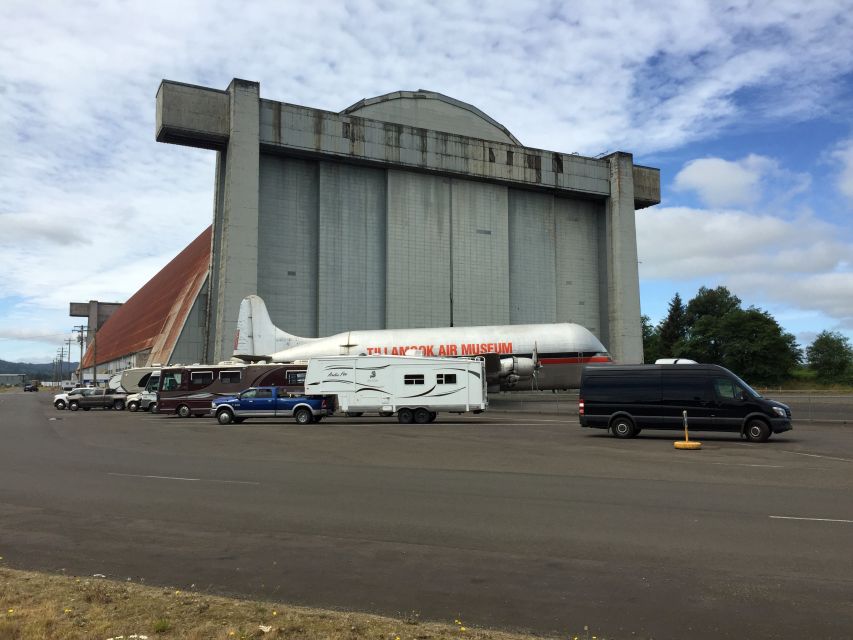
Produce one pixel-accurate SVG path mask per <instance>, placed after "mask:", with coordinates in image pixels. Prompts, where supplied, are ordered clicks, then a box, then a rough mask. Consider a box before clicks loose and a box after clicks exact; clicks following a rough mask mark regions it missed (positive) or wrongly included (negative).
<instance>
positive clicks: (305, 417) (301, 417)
mask: <svg viewBox="0 0 853 640" xmlns="http://www.w3.org/2000/svg"><path fill="white" fill-rule="evenodd" d="M293 417H294V418H295V419H296V424H311V423H312V422H314V414H313V413H311V411H310V410H309V409H306V408H305V407H303V408H301V409H297V410H296V413H294V414H293Z"/></svg>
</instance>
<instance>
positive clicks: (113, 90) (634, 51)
mask: <svg viewBox="0 0 853 640" xmlns="http://www.w3.org/2000/svg"><path fill="white" fill-rule="evenodd" d="M851 16H853V0H839V1H829V0H824V1H821V0H816V1H815V2H811V3H802V2H801V1H800V0H796V1H788V0H768V1H767V2H750V1H743V2H723V1H711V0H709V1H702V0H691V1H687V0H684V1H682V2H654V3H650V2H629V1H624V2H619V3H616V4H613V3H602V2H597V1H591V2H563V1H554V2H523V1H521V0H509V1H503V0H491V1H477V2H463V1H460V0H451V1H448V2H443V1H442V2H430V1H427V0H412V1H406V0H396V1H393V2H392V1H378V0H372V1H371V0H365V1H360V0H358V1H357V0H349V1H341V2H339V1H332V0H320V1H318V2H312V3H306V2H291V1H284V0H277V1H275V2H263V1H259V2H254V3H242V2H241V3H236V2H235V3H231V2H218V1H205V2H201V1H198V2H193V1H187V2H184V1H182V0H177V1H175V0H171V1H170V2H162V1H157V0H154V1H151V0H146V1H144V2H141V1H136V0H128V1H125V2H99V1H97V0H89V1H86V2H77V3H69V2H64V1H63V2H60V1H52V0H43V1H40V2H32V1H31V0H26V1H21V0H4V1H3V2H2V3H0V274H2V275H0V359H4V360H12V361H21V362H50V361H51V360H52V359H53V358H54V357H55V356H56V354H57V351H58V349H60V347H62V346H63V342H64V340H65V339H67V338H68V337H70V336H71V329H72V327H73V326H74V325H77V324H80V322H81V321H83V322H85V319H84V318H71V317H69V315H68V305H69V302H72V301H75V302H83V301H88V300H101V301H119V302H122V301H124V300H126V299H127V298H128V297H130V296H131V295H132V294H133V293H134V292H135V291H137V290H138V289H139V288H140V287H141V286H142V285H143V284H144V283H145V282H147V281H148V280H149V279H150V278H151V277H152V276H153V275H154V274H155V273H156V272H157V271H159V270H160V269H161V268H162V267H163V266H165V265H166V264H167V263H168V262H169V260H171V259H172V258H173V257H174V256H175V255H177V254H178V253H179V252H180V251H181V250H182V249H183V248H184V247H185V246H186V245H187V244H189V242H190V241H191V240H193V239H194V238H195V237H196V236H197V235H198V234H199V233H200V232H201V231H202V230H203V229H205V228H206V227H207V226H208V225H209V224H210V222H211V219H212V212H213V181H214V160H215V154H214V153H212V152H209V151H206V150H202V149H192V148H188V147H182V146H177V145H169V144H160V143H157V142H155V140H154V120H155V95H156V92H157V87H158V86H159V84H160V81H161V80H162V79H169V80H175V81H179V82H185V83H190V84H198V85H203V86H209V87H215V88H221V89H225V88H226V87H227V86H228V83H229V82H230V81H231V79H232V78H234V77H238V78H243V79H247V80H255V81H258V82H260V86H261V96H262V97H264V98H269V99H273V100H278V101H282V102H289V103H295V104H302V105H307V106H310V107H315V108H320V109H327V110H331V111H340V110H342V109H344V108H346V107H348V106H349V105H351V104H353V103H355V102H357V101H358V100H360V99H362V98H369V97H373V96H378V95H382V94H385V93H389V92H392V91H398V90H416V89H427V90H431V91H437V92H440V93H443V94H446V95H449V96H452V97H454V98H456V99H459V100H462V101H464V102H468V103H471V104H473V105H475V106H477V107H479V108H480V109H481V110H483V111H484V112H486V113H487V114H489V115H490V116H491V117H492V118H494V119H495V120H497V121H498V122H500V123H501V124H503V125H504V126H506V127H507V128H508V129H509V130H510V131H511V132H512V133H513V134H514V135H515V136H516V137H517V138H518V139H519V140H521V142H522V143H523V144H525V145H527V146H531V147H537V148H543V149H549V150H556V151H561V152H565V153H572V152H577V153H580V154H581V155H586V156H597V155H599V154H603V153H608V152H612V151H617V150H619V151H627V152H631V153H633V154H634V162H635V163H636V164H641V165H647V166H652V167H658V168H660V170H661V190H662V193H661V195H662V201H661V204H659V205H657V206H655V207H650V208H646V209H642V210H640V211H638V212H637V216H636V223H637V243H638V256H639V261H640V264H639V271H640V295H641V306H642V312H643V313H644V314H646V315H648V316H649V317H650V318H651V319H652V321H653V322H655V323H657V322H658V321H660V320H661V319H662V318H663V317H664V316H665V315H666V311H667V306H668V303H669V301H670V300H671V299H672V296H673V295H674V294H675V293H676V292H678V293H679V294H680V295H681V297H682V298H683V299H684V300H685V301H687V300H689V299H690V298H692V297H693V296H694V295H695V293H696V291H697V290H698V289H699V287H701V286H708V287H715V286H718V285H723V286H726V287H728V288H729V289H730V290H731V291H732V292H733V293H734V294H735V295H737V296H738V297H740V298H741V300H742V301H743V303H744V306H750V305H754V306H756V307H759V308H761V309H764V310H766V311H769V312H770V313H771V314H772V315H773V316H774V317H775V318H776V319H777V321H778V322H779V323H780V324H781V325H782V326H783V328H784V329H785V330H786V331H789V332H790V333H793V334H794V335H795V336H796V337H797V339H798V341H799V344H800V345H801V346H803V347H805V346H806V345H808V344H809V343H810V342H811V340H812V339H813V338H814V336H815V335H816V334H817V333H819V332H821V331H824V330H830V331H839V332H841V333H843V334H844V335H846V336H848V337H850V338H853V224H851V223H853V217H852V216H853V108H851V107H853V46H851V44H850V43H851V42H853V18H851ZM75 353H76V350H75ZM72 355H73V354H72ZM78 355H79V354H78ZM73 359H76V358H73Z"/></svg>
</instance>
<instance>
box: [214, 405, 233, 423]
mask: <svg viewBox="0 0 853 640" xmlns="http://www.w3.org/2000/svg"><path fill="white" fill-rule="evenodd" d="M216 420H217V422H219V424H231V422H232V421H233V420H234V414H232V413H231V412H230V411H228V410H227V409H224V410H222V411H220V412H219V413H217V414H216Z"/></svg>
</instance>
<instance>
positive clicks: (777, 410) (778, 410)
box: [773, 407, 787, 418]
mask: <svg viewBox="0 0 853 640" xmlns="http://www.w3.org/2000/svg"><path fill="white" fill-rule="evenodd" d="M773 413H775V414H776V415H777V416H779V417H780V418H785V417H787V414H786V413H785V410H784V409H783V408H782V407H773Z"/></svg>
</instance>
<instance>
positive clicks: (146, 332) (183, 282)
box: [83, 227, 212, 368]
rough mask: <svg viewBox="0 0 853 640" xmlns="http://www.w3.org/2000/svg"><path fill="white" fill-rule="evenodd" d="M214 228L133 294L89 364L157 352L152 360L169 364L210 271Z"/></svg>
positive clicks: (102, 333) (99, 339)
mask: <svg viewBox="0 0 853 640" xmlns="http://www.w3.org/2000/svg"><path fill="white" fill-rule="evenodd" d="M211 230H212V227H208V228H207V229H205V230H204V231H203V232H202V233H201V235H199V236H198V237H197V238H196V239H195V240H193V241H192V242H191V243H190V244H189V246H187V248H186V249H184V250H183V251H181V252H180V253H179V254H178V255H177V256H176V257H175V258H174V259H173V260H172V261H171V262H170V263H169V264H167V265H166V266H165V267H163V268H162V269H161V270H160V272H159V273H158V274H157V275H155V276H154V277H153V278H151V280H149V281H148V282H147V283H146V284H145V285H144V286H143V287H142V288H141V289H140V290H139V291H137V292H136V293H135V294H133V295H132V296H131V297H130V298H129V299H128V301H127V302H125V303H124V304H123V305H122V306H121V308H119V309H118V310H117V311H116V312H115V313H113V315H112V316H110V318H109V320H107V321H106V322H105V323H104V325H103V326H102V327H101V328H100V330H99V331H98V332H97V333H96V334H95V340H94V341H93V342H92V343H91V344H90V345H89V347H88V348H87V349H86V354H85V355H84V356H83V368H86V367H91V366H92V363H93V361H94V359H95V351H96V350H97V353H98V361H97V364H103V363H105V362H110V361H112V360H116V359H118V358H121V357H123V356H127V355H130V354H132V353H138V352H140V351H145V350H147V349H150V350H151V355H150V357H149V358H148V362H149V363H150V362H168V361H169V357H170V356H171V355H172V350H173V349H174V348H175V343H176V342H177V341H178V337H179V336H180V335H181V330H182V329H183V327H184V322H185V321H186V319H187V315H189V312H190V309H192V306H193V303H194V302H195V300H196V298H197V297H198V293H199V291H200V290H201V287H202V285H203V284H204V282H205V280H206V279H207V273H208V270H209V269H210V239H211V233H212V231H211Z"/></svg>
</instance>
